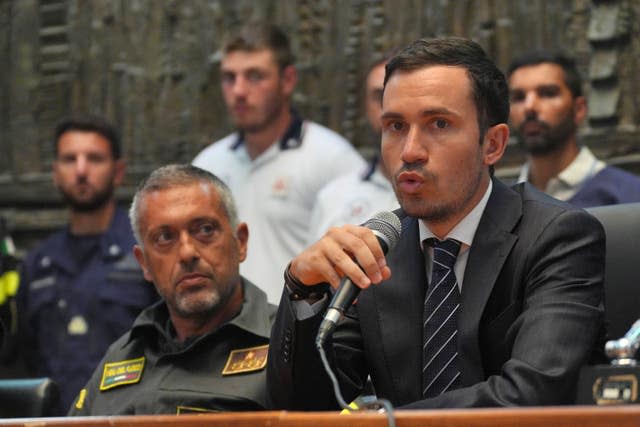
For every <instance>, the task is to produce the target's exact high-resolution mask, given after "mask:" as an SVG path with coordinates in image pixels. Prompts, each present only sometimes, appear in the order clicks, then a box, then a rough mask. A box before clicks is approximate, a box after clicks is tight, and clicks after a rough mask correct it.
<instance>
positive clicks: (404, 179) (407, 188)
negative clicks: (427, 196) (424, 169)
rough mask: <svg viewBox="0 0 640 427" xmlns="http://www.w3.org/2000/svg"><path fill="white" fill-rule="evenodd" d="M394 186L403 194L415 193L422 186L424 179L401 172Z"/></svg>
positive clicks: (416, 174)
mask: <svg viewBox="0 0 640 427" xmlns="http://www.w3.org/2000/svg"><path fill="white" fill-rule="evenodd" d="M396 184H397V187H398V190H400V191H401V192H403V193H408V194H411V193H417V192H418V191H419V190H420V188H421V187H422V185H423V184H424V177H423V176H422V175H420V174H418V173H415V172H401V173H400V174H398V176H397V178H396Z"/></svg>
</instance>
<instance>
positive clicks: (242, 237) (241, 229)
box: [236, 222, 249, 262]
mask: <svg viewBox="0 0 640 427" xmlns="http://www.w3.org/2000/svg"><path fill="white" fill-rule="evenodd" d="M236 240H237V241H238V258H239V259H240V262H242V261H244V260H245V259H246V258H247V248H248V245H247V243H248V242H249V227H248V226H247V223H246V222H241V223H240V224H239V225H238V228H237V229H236Z"/></svg>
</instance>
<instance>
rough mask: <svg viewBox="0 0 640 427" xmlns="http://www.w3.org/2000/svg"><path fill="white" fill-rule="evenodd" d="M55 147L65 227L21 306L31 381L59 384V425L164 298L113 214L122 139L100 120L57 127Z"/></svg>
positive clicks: (39, 263)
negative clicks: (108, 354) (115, 347)
mask: <svg viewBox="0 0 640 427" xmlns="http://www.w3.org/2000/svg"><path fill="white" fill-rule="evenodd" d="M54 144H55V145H54V148H55V158H54V161H53V180H54V184H55V186H56V188H57V189H58V190H59V191H60V193H61V194H62V197H63V199H64V201H65V203H66V204H67V206H68V212H69V224H68V225H67V226H66V227H65V228H64V229H63V230H60V231H58V232H56V233H54V234H52V235H51V236H50V237H49V238H47V239H46V240H45V241H44V242H42V243H41V244H40V245H39V246H38V247H37V248H35V249H34V250H32V251H30V252H29V253H28V254H27V256H26V257H25V261H24V265H23V270H22V272H21V285H20V288H19V291H18V297H17V302H18V304H17V306H18V313H19V319H20V320H19V340H20V341H21V346H20V347H21V353H22V356H23V357H24V358H25V360H26V362H27V366H28V369H29V372H30V374H31V375H33V376H38V377H49V378H51V379H53V380H54V381H55V382H56V383H57V384H58V386H59V388H60V402H59V405H58V407H57V410H56V414H58V415H63V414H65V413H66V412H67V410H68V408H69V406H70V404H71V402H72V400H73V398H74V397H75V396H76V395H77V393H78V391H79V390H80V389H81V388H82V386H83V385H84V384H85V383H86V382H87V380H88V379H89V377H90V375H91V373H92V372H93V370H94V369H95V367H96V366H97V364H98V362H99V361H100V359H101V358H102V356H103V355H104V352H105V351H106V350H107V347H108V346H109V344H111V343H112V342H113V341H114V340H116V339H117V338H118V337H119V336H121V335H122V334H123V333H124V332H125V331H126V330H127V329H129V327H131V324H132V323H133V320H134V319H135V318H136V316H137V315H138V314H139V313H140V311H142V309H143V308H145V307H147V306H148V305H150V304H151V303H153V302H155V301H157V300H158V296H157V293H156V291H155V289H154V288H153V286H152V285H151V284H150V283H148V282H147V281H145V280H144V277H143V274H142V270H141V269H140V266H139V265H138V263H137V262H136V260H135V257H134V256H133V252H132V249H133V245H134V243H135V240H134V237H133V233H132V231H131V227H130V225H129V221H128V218H127V212H126V211H125V210H123V209H121V208H119V207H117V206H116V200H115V197H114V193H115V189H116V187H118V186H119V185H120V184H121V183H122V181H123V178H124V174H125V162H124V160H123V159H122V153H121V147H120V139H119V136H118V133H117V131H116V129H115V128H114V127H113V125H111V124H110V123H108V122H107V121H106V120H105V119H103V118H101V117H95V116H77V117H72V118H69V119H66V120H63V121H62V122H60V123H59V124H58V126H57V127H56V130H55V138H54Z"/></svg>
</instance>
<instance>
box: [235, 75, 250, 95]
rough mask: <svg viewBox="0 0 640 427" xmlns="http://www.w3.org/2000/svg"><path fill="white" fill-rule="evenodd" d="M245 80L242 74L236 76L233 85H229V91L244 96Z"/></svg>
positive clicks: (245, 92)
mask: <svg viewBox="0 0 640 427" xmlns="http://www.w3.org/2000/svg"><path fill="white" fill-rule="evenodd" d="M247 88H248V86H247V80H246V79H245V78H244V76H242V75H238V76H236V78H235V79H234V80H233V86H232V87H231V92H232V93H233V94H234V95H235V96H245V95H246V94H247Z"/></svg>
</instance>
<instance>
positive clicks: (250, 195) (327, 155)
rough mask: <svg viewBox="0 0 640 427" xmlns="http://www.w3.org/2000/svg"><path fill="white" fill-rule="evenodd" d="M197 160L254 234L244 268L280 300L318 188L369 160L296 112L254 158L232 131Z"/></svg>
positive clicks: (300, 247)
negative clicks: (219, 182)
mask: <svg viewBox="0 0 640 427" xmlns="http://www.w3.org/2000/svg"><path fill="white" fill-rule="evenodd" d="M193 164H194V165H195V166H198V167H200V168H203V169H206V170H208V171H209V172H211V173H213V174H214V175H216V176H218V177H219V178H220V179H222V180H223V181H224V182H225V183H226V184H227V185H228V186H229V187H230V188H231V192H232V193H233V197H234V199H235V200H236V204H237V206H238V214H239V216H240V220H242V221H245V222H246V223H247V224H248V225H249V234H250V236H251V245H250V246H249V251H248V254H247V259H246V261H245V262H243V263H242V264H240V272H241V273H242V275H243V276H245V277H247V278H248V279H250V280H252V281H253V282H255V283H259V284H260V286H261V288H262V289H263V290H264V291H265V292H266V293H267V297H268V299H269V301H270V302H272V303H277V302H279V300H280V296H281V294H282V288H283V283H284V280H283V272H284V269H285V267H286V266H287V264H288V263H289V261H290V260H291V259H292V258H293V257H294V256H295V255H297V254H298V253H299V252H301V251H302V250H303V249H304V247H305V246H306V244H307V242H308V240H309V220H310V217H311V213H312V211H313V208H314V204H315V200H316V195H317V193H318V191H320V189H321V188H322V187H323V186H325V185H326V184H327V183H328V182H329V181H330V180H332V179H333V178H335V177H337V176H340V175H343V174H345V173H348V172H349V171H353V170H361V169H362V168H363V167H364V165H365V162H364V160H363V159H362V157H361V156H360V155H359V154H358V152H357V151H356V150H355V149H354V148H353V147H352V146H351V144H349V142H348V141H347V140H346V139H344V138H342V137H341V136H340V135H338V134H337V133H335V132H333V131H331V130H329V129H327V128H325V127H323V126H321V125H319V124H317V123H313V122H310V121H306V120H305V121H302V120H301V119H299V118H298V117H297V116H295V115H294V119H293V121H292V124H291V126H290V128H289V130H288V131H287V132H286V133H285V135H284V137H283V138H282V139H281V140H280V141H279V142H278V143H274V144H272V145H271V146H270V147H269V148H268V149H267V150H266V151H265V152H264V153H262V154H261V155H260V156H258V157H257V158H256V159H254V160H251V158H250V157H249V154H248V152H247V149H246V146H245V144H244V141H243V139H242V135H241V134H238V133H233V134H231V135H229V136H227V137H226V138H224V139H222V140H220V141H218V142H216V143H214V144H212V145H210V146H209V147H207V148H205V149H204V150H203V151H202V152H200V154H198V155H197V156H196V158H195V159H194V160H193Z"/></svg>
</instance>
